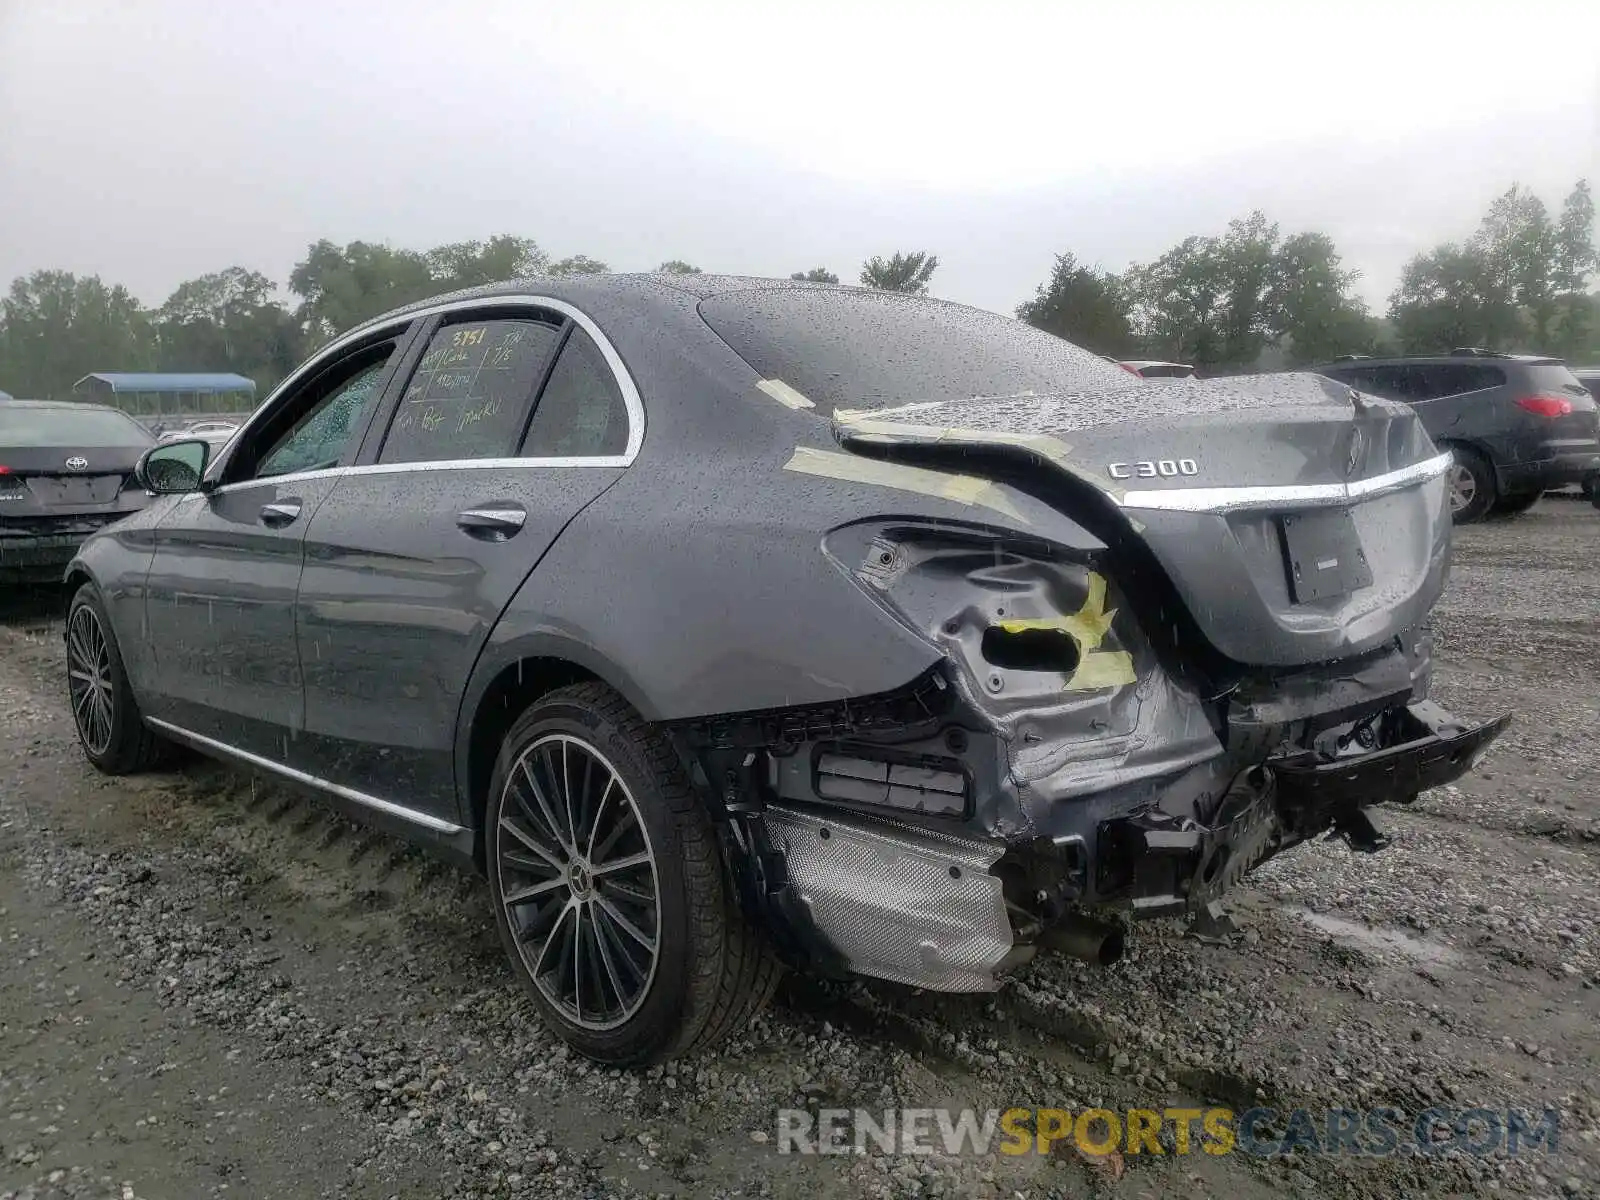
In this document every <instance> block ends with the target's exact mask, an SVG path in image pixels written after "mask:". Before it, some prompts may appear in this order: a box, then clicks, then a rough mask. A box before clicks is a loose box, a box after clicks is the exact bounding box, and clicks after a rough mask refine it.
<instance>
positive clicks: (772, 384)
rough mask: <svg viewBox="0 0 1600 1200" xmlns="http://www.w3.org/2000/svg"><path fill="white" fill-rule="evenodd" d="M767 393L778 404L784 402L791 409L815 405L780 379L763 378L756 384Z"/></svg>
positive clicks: (813, 406)
mask: <svg viewBox="0 0 1600 1200" xmlns="http://www.w3.org/2000/svg"><path fill="white" fill-rule="evenodd" d="M756 386H757V387H758V388H760V389H761V390H762V391H763V392H765V393H766V394H767V395H769V396H771V397H772V398H773V399H774V400H776V401H777V402H778V403H779V404H786V405H788V406H789V407H790V408H793V409H803V408H815V407H816V405H815V404H813V403H811V401H809V400H807V399H806V398H805V396H803V395H801V394H800V393H799V392H797V391H795V389H794V388H792V387H790V386H789V385H788V384H787V383H785V382H784V381H783V380H781V379H763V380H762V381H761V382H760V383H758V384H756Z"/></svg>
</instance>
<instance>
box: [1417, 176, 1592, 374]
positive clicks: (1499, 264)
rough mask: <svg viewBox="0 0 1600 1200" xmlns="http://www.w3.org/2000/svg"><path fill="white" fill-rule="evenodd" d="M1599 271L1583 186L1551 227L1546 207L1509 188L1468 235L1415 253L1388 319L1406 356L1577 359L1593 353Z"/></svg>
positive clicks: (1518, 189) (1588, 200) (1589, 200)
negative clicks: (1502, 353)
mask: <svg viewBox="0 0 1600 1200" xmlns="http://www.w3.org/2000/svg"><path fill="white" fill-rule="evenodd" d="M1597 265H1600V254H1597V251H1596V246H1595V229H1594V200H1593V197H1592V196H1591V195H1590V192H1589V186H1588V183H1587V182H1586V181H1582V180H1580V181H1579V182H1578V184H1577V185H1576V186H1575V187H1574V188H1573V189H1572V191H1571V192H1570V193H1569V194H1568V195H1567V198H1566V201H1565V202H1564V203H1563V205H1562V209H1561V215H1560V217H1559V218H1557V219H1556V220H1554V221H1552V220H1551V218H1550V214H1549V211H1548V210H1547V209H1546V207H1545V204H1544V201H1542V200H1541V199H1540V198H1539V197H1538V196H1535V195H1534V194H1533V193H1532V192H1530V191H1528V190H1527V189H1525V188H1522V187H1520V186H1518V185H1516V184H1513V185H1512V186H1511V187H1510V188H1508V189H1507V190H1506V191H1505V192H1502V193H1501V194H1500V195H1499V196H1497V197H1495V199H1494V201H1493V202H1492V203H1491V204H1490V206H1489V210H1488V212H1486V213H1485V214H1484V218H1483V220H1482V222H1480V223H1479V225H1478V228H1477V230H1476V232H1474V233H1473V235H1472V236H1471V238H1469V239H1468V240H1467V241H1466V242H1464V243H1458V242H1450V243H1446V244H1444V245H1441V246H1436V247H1434V249H1432V250H1429V251H1426V252H1424V253H1422V254H1418V255H1417V256H1416V257H1414V258H1413V259H1412V260H1411V261H1410V262H1409V263H1407V264H1406V267H1405V270H1404V271H1403V272H1402V274H1401V277H1400V286H1399V287H1397V288H1396V289H1395V292H1394V294H1393V295H1392V296H1390V298H1389V317H1390V320H1391V321H1392V322H1393V324H1394V326H1395V329H1396V331H1397V334H1398V336H1399V339H1400V342H1401V344H1402V346H1403V347H1404V348H1405V349H1406V350H1407V351H1411V352H1418V353H1421V352H1428V351H1440V350H1448V349H1450V348H1451V347H1454V346H1464V345H1465V346H1487V347H1489V348H1490V349H1495V350H1512V349H1528V350H1535V351H1540V352H1545V353H1552V352H1553V353H1557V354H1562V355H1566V356H1569V357H1578V356H1580V355H1586V354H1588V353H1591V352H1596V351H1600V344H1597V343H1600V323H1597V307H1600V306H1597V300H1596V297H1594V296H1592V295H1590V294H1589V293H1588V290H1587V288H1588V284H1589V280H1590V279H1591V278H1592V276H1593V273H1594V271H1595V269H1596V267H1597Z"/></svg>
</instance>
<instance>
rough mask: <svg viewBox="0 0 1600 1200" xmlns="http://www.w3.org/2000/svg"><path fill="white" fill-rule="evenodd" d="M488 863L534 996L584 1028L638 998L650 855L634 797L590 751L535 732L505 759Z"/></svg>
mask: <svg viewBox="0 0 1600 1200" xmlns="http://www.w3.org/2000/svg"><path fill="white" fill-rule="evenodd" d="M499 811H500V828H499V835H498V839H497V845H498V850H497V853H496V856H495V857H496V863H495V868H496V871H497V872H498V878H497V882H498V883H499V893H500V903H501V904H502V905H503V906H504V909H505V914H506V920H507V922H508V924H509V925H510V927H511V931H512V935H513V937H514V939H515V941H516V945H517V951H518V953H519V954H520V956H521V958H522V961H523V964H524V965H525V966H526V967H527V969H528V973H529V975H531V976H532V978H533V981H534V984H535V985H536V986H537V987H538V989H539V992H540V994H541V995H543V996H544V998H545V999H546V1000H547V1001H548V1002H549V1003H550V1004H551V1005H553V1006H554V1007H555V1008H556V1010H557V1011H558V1012H560V1013H561V1015H562V1016H564V1017H565V1018H566V1019H567V1020H569V1021H571V1022H573V1023H574V1024H576V1025H580V1026H582V1027H584V1028H585V1029H593V1030H606V1029H615V1028H616V1027H617V1026H619V1025H621V1024H623V1023H624V1022H626V1021H627V1020H628V1019H629V1018H630V1017H632V1016H633V1015H634V1014H635V1013H636V1012H637V1011H638V1010H639V1008H640V1006H641V1005H642V1004H643V1003H644V1001H645V998H646V996H648V994H649V992H650V984H651V981H652V980H653V979H654V978H655V972H656V963H657V958H658V955H659V952H660V944H661V897H660V886H659V883H658V880H657V873H656V860H655V853H654V850H653V848H652V847H651V845H650V835H649V832H648V831H647V830H646V828H645V824H644V820H643V818H642V816H641V814H640V812H639V807H638V804H637V803H636V802H635V800H634V797H633V793H632V792H630V791H629V790H628V786H627V784H625V783H624V782H623V781H622V777H621V776H620V775H619V774H618V772H617V769H616V768H615V767H614V766H613V765H612V764H611V762H610V760H608V759H607V758H606V756H605V755H604V754H602V753H601V752H600V751H599V750H597V749H596V748H595V747H593V746H591V745H589V743H587V742H585V741H583V740H582V739H581V738H578V737H573V736H571V735H569V734H559V733H558V734H548V735H546V736H544V737H541V738H539V739H538V740H537V741H535V742H534V743H533V744H532V745H530V746H529V747H528V748H527V749H525V750H524V751H523V752H522V753H521V755H519V756H518V758H517V761H516V762H515V763H514V764H513V765H512V768H511V770H510V772H509V773H508V775H507V777H506V785H505V792H504V794H503V795H502V796H501V802H500V810H499Z"/></svg>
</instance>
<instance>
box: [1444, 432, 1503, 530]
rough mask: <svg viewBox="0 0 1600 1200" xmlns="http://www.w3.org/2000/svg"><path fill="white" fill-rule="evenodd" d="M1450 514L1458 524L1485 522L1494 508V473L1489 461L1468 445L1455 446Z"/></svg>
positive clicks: (1453, 448)
mask: <svg viewBox="0 0 1600 1200" xmlns="http://www.w3.org/2000/svg"><path fill="white" fill-rule="evenodd" d="M1450 453H1451V455H1452V456H1453V457H1454V459H1455V461H1454V462H1453V463H1452V464H1451V465H1450V515H1451V517H1452V518H1454V520H1455V523H1456V524H1457V525H1468V524H1471V523H1472V522H1473V521H1478V520H1482V518H1483V516H1484V514H1485V513H1487V512H1488V511H1489V510H1490V509H1491V508H1493V507H1494V502H1495V486H1494V470H1493V468H1491V467H1490V466H1489V460H1488V459H1486V458H1484V456H1483V455H1481V454H1479V453H1478V452H1477V451H1476V450H1473V449H1471V448H1470V447H1468V446H1451V447H1450Z"/></svg>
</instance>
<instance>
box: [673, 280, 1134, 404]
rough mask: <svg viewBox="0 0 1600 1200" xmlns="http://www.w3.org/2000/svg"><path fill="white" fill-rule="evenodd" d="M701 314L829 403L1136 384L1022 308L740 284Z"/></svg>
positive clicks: (748, 357)
mask: <svg viewBox="0 0 1600 1200" xmlns="http://www.w3.org/2000/svg"><path fill="white" fill-rule="evenodd" d="M700 314H701V316H702V317H704V318H705V321H706V323H707V324H708V325H710V326H711V328H712V329H714V330H716V332H717V334H718V335H719V336H720V337H721V338H722V339H723V341H725V342H727V343H728V345H730V346H732V347H733V349H734V350H735V351H737V352H738V354H739V356H740V357H741V358H743V359H744V360H745V361H746V362H747V363H749V364H750V365H751V366H752V367H754V368H755V369H756V371H757V372H759V373H760V375H761V377H762V378H763V379H775V380H781V381H782V382H783V383H785V384H787V385H788V386H789V387H792V388H794V389H795V390H796V391H798V392H799V393H801V394H802V395H803V396H805V398H806V399H808V400H810V401H811V402H812V404H814V405H815V406H816V407H817V409H818V410H819V411H821V412H822V413H824V414H831V413H832V412H833V411H834V410H835V409H839V408H891V407H894V406H896V405H901V404H910V403H914V402H916V401H923V400H964V399H968V398H971V397H973V396H1014V395H1017V394H1018V393H1021V392H1066V391H1071V392H1079V391H1085V390H1089V389H1092V388H1095V387H1108V388H1126V387H1127V386H1128V385H1129V383H1130V382H1131V380H1130V377H1129V375H1128V373H1127V372H1126V371H1124V370H1122V369H1121V368H1120V367H1118V366H1115V365H1114V364H1112V363H1108V362H1106V361H1105V360H1104V359H1102V358H1100V357H1099V356H1098V355H1095V354H1091V353H1089V352H1088V351H1087V350H1080V349H1079V348H1078V347H1077V346H1074V345H1073V344H1072V343H1071V342H1068V341H1064V340H1062V339H1061V338H1058V337H1056V336H1055V335H1054V334H1050V333H1042V332H1040V331H1039V330H1037V329H1033V328H1031V327H1030V326H1028V325H1024V324H1023V323H1022V322H1020V321H1014V320H1012V319H1011V318H1010V317H1002V316H998V315H997V314H995V313H989V312H983V311H981V310H978V309H972V308H961V307H957V306H956V305H953V304H938V303H929V302H928V301H926V300H921V299H916V298H911V297H906V296H900V295H894V294H891V293H884V292H873V291H865V290H863V291H859V292H857V291H843V290H839V291H835V290H829V289H822V288H815V289H814V288H774V289H771V290H766V291H754V292H733V293H728V294H724V295H721V296H716V297H713V298H711V299H708V300H706V301H704V302H703V303H702V304H701V305H700Z"/></svg>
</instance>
